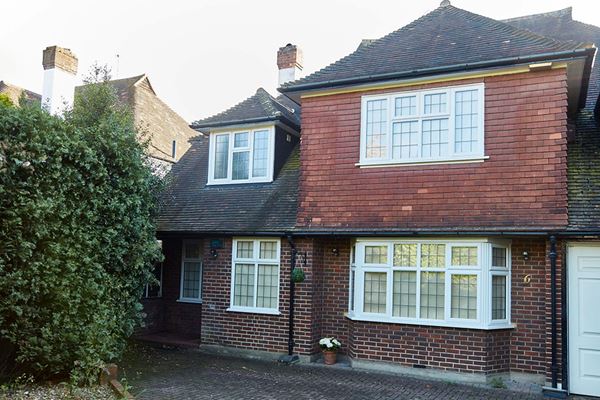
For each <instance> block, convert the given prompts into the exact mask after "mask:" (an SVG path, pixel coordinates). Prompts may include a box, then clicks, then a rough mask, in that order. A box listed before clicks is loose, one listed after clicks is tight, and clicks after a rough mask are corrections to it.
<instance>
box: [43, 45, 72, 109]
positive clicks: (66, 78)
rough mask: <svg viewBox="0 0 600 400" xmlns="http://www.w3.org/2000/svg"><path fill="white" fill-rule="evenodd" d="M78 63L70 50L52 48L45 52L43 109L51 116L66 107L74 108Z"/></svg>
mask: <svg viewBox="0 0 600 400" xmlns="http://www.w3.org/2000/svg"><path fill="white" fill-rule="evenodd" d="M77 63H78V61H77V57H75V54H73V53H72V52H71V50H69V49H65V48H62V47H58V46H50V47H46V49H45V50H44V55H43V59H42V65H43V66H44V87H43V89H42V107H43V108H44V109H46V110H47V111H48V112H49V113H50V114H60V113H61V112H62V111H63V110H64V109H65V107H72V106H73V98H74V95H75V76H76V75H77Z"/></svg>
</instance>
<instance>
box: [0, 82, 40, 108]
mask: <svg viewBox="0 0 600 400" xmlns="http://www.w3.org/2000/svg"><path fill="white" fill-rule="evenodd" d="M0 93H2V94H4V95H6V96H7V97H8V98H9V99H10V101H11V102H12V103H13V104H14V105H19V104H20V103H21V99H23V100H24V101H26V102H29V103H35V102H38V103H39V102H40V101H41V99H42V96H40V95H39V94H37V93H34V92H32V91H29V90H27V89H23V88H21V87H18V86H15V85H11V84H10V83H8V82H4V81H0Z"/></svg>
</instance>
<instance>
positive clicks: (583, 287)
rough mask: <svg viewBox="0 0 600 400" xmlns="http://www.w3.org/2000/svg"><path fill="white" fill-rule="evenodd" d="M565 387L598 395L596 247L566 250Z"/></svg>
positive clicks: (599, 280)
mask: <svg viewBox="0 0 600 400" xmlns="http://www.w3.org/2000/svg"><path fill="white" fill-rule="evenodd" d="M567 272H568V278H567V279H568V307H569V314H568V315H569V388H570V391H571V392H573V393H576V394H583V395H588V396H600V244H598V245H590V244H583V243H582V244H573V245H570V246H569V248H568V259H567Z"/></svg>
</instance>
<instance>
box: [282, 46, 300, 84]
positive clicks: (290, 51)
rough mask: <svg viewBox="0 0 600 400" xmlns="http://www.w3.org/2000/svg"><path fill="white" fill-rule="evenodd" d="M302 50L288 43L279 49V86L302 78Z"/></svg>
mask: <svg viewBox="0 0 600 400" xmlns="http://www.w3.org/2000/svg"><path fill="white" fill-rule="evenodd" d="M302 61H303V60H302V50H300V49H299V48H298V47H297V46H296V45H294V44H291V43H288V44H287V45H285V46H284V47H280V48H279V51H277V67H279V86H281V85H283V84H284V83H287V82H291V81H294V80H296V79H298V78H300V73H301V72H302Z"/></svg>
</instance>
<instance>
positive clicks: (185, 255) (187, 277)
mask: <svg viewBox="0 0 600 400" xmlns="http://www.w3.org/2000/svg"><path fill="white" fill-rule="evenodd" d="M201 299H202V247H201V242H199V241H187V240H186V241H183V249H182V257H181V282H180V293H179V301H184V302H200V301H201Z"/></svg>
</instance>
